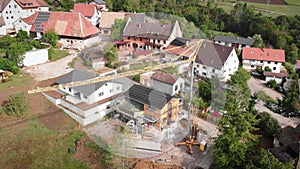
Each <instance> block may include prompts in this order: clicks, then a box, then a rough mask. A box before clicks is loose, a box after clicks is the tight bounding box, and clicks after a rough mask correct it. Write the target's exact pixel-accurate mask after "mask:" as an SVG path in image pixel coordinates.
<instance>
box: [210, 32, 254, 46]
mask: <svg viewBox="0 0 300 169" xmlns="http://www.w3.org/2000/svg"><path fill="white" fill-rule="evenodd" d="M214 42H215V44H219V45H225V46H229V47H233V48H237V49H239V50H242V49H243V47H251V46H252V45H253V43H254V42H255V40H254V39H250V38H242V37H233V36H222V35H217V36H216V37H215V38H214Z"/></svg>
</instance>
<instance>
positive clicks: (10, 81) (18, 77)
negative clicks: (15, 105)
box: [0, 71, 33, 91]
mask: <svg viewBox="0 0 300 169" xmlns="http://www.w3.org/2000/svg"><path fill="white" fill-rule="evenodd" d="M32 80H33V78H32V77H30V76H29V75H28V74H26V73H23V72H22V71H20V72H19V73H18V74H15V75H13V76H11V77H9V78H7V79H6V82H5V83H1V81H0V91H1V90H3V89H7V88H10V87H15V86H25V85H28V84H29V83H30V82H31V81H32Z"/></svg>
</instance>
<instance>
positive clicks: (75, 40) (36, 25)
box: [16, 12, 100, 49]
mask: <svg viewBox="0 0 300 169" xmlns="http://www.w3.org/2000/svg"><path fill="white" fill-rule="evenodd" d="M20 21H21V22H16V24H17V25H18V26H20V27H21V26H24V27H23V28H21V29H22V30H28V28H29V27H30V29H29V33H30V35H31V36H32V37H33V38H41V37H42V36H43V34H44V33H45V32H47V31H49V30H54V31H55V32H56V33H57V34H58V36H59V40H58V42H59V43H60V44H62V46H64V47H75V48H78V49H83V48H86V47H88V46H91V45H92V44H94V43H97V42H99V41H100V38H99V29H98V28H96V27H95V26H94V25H93V24H91V23H90V22H89V21H88V20H87V19H86V18H85V17H84V16H83V15H82V14H81V13H79V12H36V13H35V14H33V15H31V16H29V17H27V18H22V19H20Z"/></svg>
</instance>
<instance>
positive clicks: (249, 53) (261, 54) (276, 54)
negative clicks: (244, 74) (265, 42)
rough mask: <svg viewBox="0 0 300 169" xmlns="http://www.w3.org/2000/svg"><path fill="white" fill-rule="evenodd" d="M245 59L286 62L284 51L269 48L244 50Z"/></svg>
mask: <svg viewBox="0 0 300 169" xmlns="http://www.w3.org/2000/svg"><path fill="white" fill-rule="evenodd" d="M242 57H243V59H249V60H265V61H273V62H285V54H284V50H281V49H267V48H248V47H245V48H243V52H242Z"/></svg>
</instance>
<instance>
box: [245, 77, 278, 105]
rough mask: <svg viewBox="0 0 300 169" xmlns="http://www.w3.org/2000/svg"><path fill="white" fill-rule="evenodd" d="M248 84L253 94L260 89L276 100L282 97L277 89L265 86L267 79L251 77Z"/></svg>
mask: <svg viewBox="0 0 300 169" xmlns="http://www.w3.org/2000/svg"><path fill="white" fill-rule="evenodd" d="M247 83H248V86H249V88H250V90H251V94H254V93H257V92H259V91H263V92H265V93H266V94H268V95H269V96H270V97H272V98H273V99H274V100H277V98H279V99H282V94H281V93H278V92H277V91H275V90H273V89H270V88H268V87H266V86H265V81H263V80H260V79H257V78H254V77H251V79H250V80H248V82H247Z"/></svg>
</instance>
